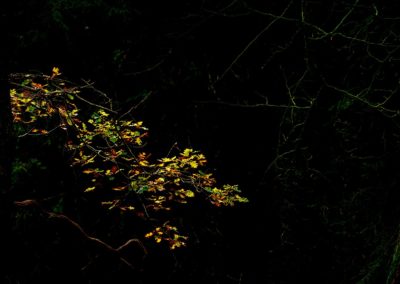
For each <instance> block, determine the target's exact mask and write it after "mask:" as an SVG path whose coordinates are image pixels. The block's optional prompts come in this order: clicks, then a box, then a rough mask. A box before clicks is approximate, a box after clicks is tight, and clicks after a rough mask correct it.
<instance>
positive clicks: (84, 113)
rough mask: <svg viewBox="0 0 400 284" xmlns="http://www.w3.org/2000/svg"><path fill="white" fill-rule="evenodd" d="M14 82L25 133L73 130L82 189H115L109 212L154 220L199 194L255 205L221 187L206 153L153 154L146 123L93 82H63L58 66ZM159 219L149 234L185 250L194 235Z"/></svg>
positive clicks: (71, 145) (70, 144)
mask: <svg viewBox="0 0 400 284" xmlns="http://www.w3.org/2000/svg"><path fill="white" fill-rule="evenodd" d="M12 80H13V84H14V86H15V88H14V89H12V90H11V92H10V95H11V102H12V113H13V117H14V122H15V123H16V124H18V125H20V126H23V127H22V128H23V129H24V132H23V133H20V136H21V137H23V136H27V135H50V134H51V133H52V132H55V131H60V129H61V130H62V131H65V132H66V134H67V135H66V137H67V139H66V143H65V148H66V149H67V150H68V151H69V152H70V153H71V165H72V166H75V167H76V168H78V169H79V171H80V172H81V173H82V181H83V182H82V183H83V184H85V186H84V188H82V190H83V191H85V192H87V193H88V194H93V193H95V192H96V191H98V190H99V188H101V189H106V190H108V192H109V194H107V196H108V197H109V198H108V199H106V200H102V202H101V203H102V205H104V207H105V208H108V209H109V210H113V209H115V210H121V211H123V212H131V213H133V214H136V215H137V216H140V217H142V218H145V219H154V218H155V217H154V216H153V214H156V213H157V212H169V211H171V210H172V209H173V208H174V206H175V205H176V204H188V203H189V202H190V201H191V200H193V199H194V198H196V197H197V196H203V197H205V198H206V199H207V200H209V202H211V203H212V204H213V205H215V206H233V205H235V204H236V203H238V202H247V199H246V198H244V197H242V196H241V195H240V190H239V189H238V187H237V186H236V185H223V186H218V185H217V184H216V180H215V178H214V177H213V175H212V174H211V173H208V172H207V171H206V169H205V168H204V166H205V165H206V163H207V160H206V157H205V156H204V155H203V154H202V153H200V152H199V151H196V150H193V149H189V148H187V149H184V150H183V151H182V150H181V151H179V150H178V148H177V147H173V149H171V151H170V153H169V154H168V156H167V157H160V158H156V157H154V156H155V155H153V154H152V153H148V152H146V147H145V146H146V142H145V139H146V137H147V135H148V129H147V128H146V127H145V126H144V123H143V122H142V121H137V120H134V119H126V117H128V115H129V113H125V114H122V115H119V114H118V112H117V111H115V110H114V109H113V107H112V102H111V100H110V99H109V98H108V97H107V96H106V95H105V94H104V93H102V92H100V91H98V90H97V89H95V88H94V87H93V85H92V84H91V83H88V82H85V84H84V85H82V86H79V85H75V84H72V83H71V82H68V81H66V80H64V79H62V78H61V73H60V71H59V69H58V68H53V70H52V74H51V75H43V74H14V75H13V76H12ZM173 152H175V153H173ZM172 153H173V154H172ZM87 177H88V178H87ZM156 215H157V217H156V218H155V219H157V220H158V224H155V225H154V230H153V231H151V232H149V233H147V234H146V237H148V238H149V237H152V238H154V240H155V241H156V242H157V243H159V242H161V241H166V242H167V243H168V245H169V247H170V248H171V249H174V248H177V247H181V246H183V245H185V241H186V239H187V237H186V236H183V235H180V234H179V232H178V229H177V227H175V226H172V225H170V224H169V220H168V219H167V220H165V219H164V218H161V217H160V216H167V214H164V215H163V214H156ZM161 219H163V220H161Z"/></svg>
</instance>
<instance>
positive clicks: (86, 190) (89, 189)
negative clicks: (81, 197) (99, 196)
mask: <svg viewBox="0 0 400 284" xmlns="http://www.w3.org/2000/svg"><path fill="white" fill-rule="evenodd" d="M95 188H96V187H95V186H92V187H88V188H86V189H85V192H90V191H93V190H94V189H95Z"/></svg>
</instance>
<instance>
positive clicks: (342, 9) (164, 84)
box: [0, 0, 400, 283]
mask: <svg viewBox="0 0 400 284" xmlns="http://www.w3.org/2000/svg"><path fill="white" fill-rule="evenodd" d="M141 2H142V3H141V4H134V2H131V1H124V0H121V1H114V2H112V1H105V0H85V1H78V0H52V1H50V0H41V1H13V2H12V5H10V6H9V8H7V9H5V10H4V12H2V14H1V32H2V34H3V39H5V40H4V44H1V52H0V59H1V65H2V69H1V73H0V76H1V79H2V80H1V81H0V83H1V87H0V90H1V91H2V96H1V99H0V104H1V111H0V118H1V121H0V139H1V141H0V146H1V151H0V153H1V155H0V164H1V165H0V179H1V182H2V184H1V186H2V194H3V196H4V198H2V201H1V202H2V204H3V203H4V206H3V205H2V206H1V207H2V214H1V218H2V220H4V222H2V224H4V229H5V230H3V229H2V232H6V233H5V234H4V236H6V237H7V238H6V239H5V241H4V242H2V243H1V246H0V247H1V249H2V250H4V251H6V252H7V253H5V254H1V256H2V257H3V258H4V260H5V263H6V264H7V265H6V266H4V267H2V271H1V272H2V275H1V277H2V278H1V280H0V281H1V282H4V283H39V282H40V283H47V282H49V283H53V282H54V283H55V282H65V283H72V282H73V283H104V281H106V282H109V283H140V282H143V283H154V282H155V281H162V282H163V283H176V282H182V283H302V282H306V283H398V281H400V277H399V273H398V271H399V265H400V258H399V257H400V251H399V248H398V236H399V225H398V224H399V221H400V210H399V206H398V203H399V201H400V194H399V192H398V186H399V180H398V179H399V176H400V175H399V174H400V173H399V170H398V169H399V167H397V162H396V161H398V160H399V158H400V152H399V148H398V145H399V142H400V141H399V140H400V129H399V110H400V108H399V94H398V91H399V80H400V73H399V71H398V67H399V66H398V62H399V58H400V57H399V56H400V53H399V46H400V45H399V39H400V38H399V32H400V14H399V9H398V8H399V4H398V3H397V2H396V1H391V2H392V3H390V1H386V2H385V3H386V4H385V5H383V4H382V3H381V2H378V1H375V2H374V1H361V0H356V1H308V0H303V1H277V0H276V1H250V0H249V1H246V0H243V1H223V0H218V1H215V0H214V1H211V0H210V1H207V0H202V1H173V3H170V2H160V1H141ZM53 66H58V67H60V69H61V71H62V72H63V73H64V75H65V76H67V77H68V78H70V79H72V80H76V81H78V80H80V79H81V78H83V79H90V80H93V81H95V82H96V86H97V87H98V88H99V89H101V90H103V91H105V92H106V93H108V94H109V95H110V96H111V97H112V98H113V99H114V100H115V101H116V103H117V104H118V105H117V106H118V109H119V111H121V113H123V112H124V111H127V110H128V109H129V108H130V107H131V106H132V105H135V104H138V103H139V106H138V107H137V108H136V109H135V110H134V115H135V116H136V117H138V118H140V119H141V120H144V121H145V122H146V125H147V126H148V127H149V128H150V131H151V132H150V133H151V135H150V137H149V139H148V140H149V145H148V146H149V147H150V149H151V151H152V152H156V153H161V154H165V153H167V152H168V151H169V149H170V148H171V146H172V145H173V144H174V143H175V142H178V143H179V145H183V146H184V147H193V148H196V149H202V150H203V151H204V152H205V154H206V155H207V156H208V157H209V158H210V162H209V164H210V165H212V167H215V169H216V176H217V177H218V178H219V179H220V180H222V181H223V182H230V183H238V184H239V185H240V187H241V189H242V190H243V192H244V195H245V196H247V197H248V198H249V199H250V203H249V204H247V205H245V206H239V207H237V208H234V209H232V208H230V209H223V210H221V209H215V208H210V207H207V206H205V205H204V204H202V203H199V204H196V205H194V206H193V208H192V209H191V210H188V211H189V212H185V215H186V216H187V218H186V220H185V224H186V225H185V226H186V227H185V229H186V230H187V231H188V232H190V234H191V236H192V238H191V242H190V243H189V246H188V247H187V248H185V249H181V250H179V251H174V252H171V251H169V250H168V249H166V248H164V247H157V246H153V244H150V243H149V244H146V246H148V251H149V253H148V255H147V256H146V257H145V258H144V260H142V259H141V258H140V257H139V258H138V260H136V261H137V262H138V263H139V264H138V267H140V269H139V270H140V271H131V270H129V269H127V268H126V267H124V266H123V265H121V263H119V262H118V261H117V260H115V259H113V258H112V257H111V256H108V255H104V254H100V255H99V254H98V253H97V251H96V250H95V249H93V248H91V247H90V246H89V245H88V244H86V243H84V242H83V241H82V238H81V237H80V236H79V234H76V233H74V231H73V230H70V228H68V227H65V226H64V225H63V224H62V223H61V224H60V223H59V222H56V221H55V220H52V219H51V218H50V219H49V218H46V216H45V214H44V212H43V211H41V209H39V208H36V207H32V208H31V207H20V206H19V207H18V206H14V205H13V203H12V202H13V201H15V200H23V199H37V200H40V201H41V203H42V206H44V207H45V208H46V210H50V211H54V212H62V213H64V214H66V215H68V216H70V217H71V218H73V219H74V220H76V221H78V222H79V224H80V225H81V226H82V227H83V228H85V229H86V231H87V232H89V233H91V234H93V235H96V236H98V237H100V238H102V239H105V240H107V241H109V242H110V243H111V244H113V245H115V246H118V245H119V244H121V242H123V240H125V239H126V238H129V237H130V236H132V235H133V236H134V235H135V233H136V232H137V231H135V227H134V226H141V224H138V223H137V222H136V221H134V220H133V221H132V220H130V219H129V217H122V218H121V216H117V215H115V214H113V213H109V212H104V210H102V209H101V208H98V207H97V206H96V205H94V204H93V202H91V200H90V199H88V198H86V197H85V195H84V194H82V192H80V189H79V186H78V185H79V183H80V182H81V181H80V180H79V179H77V178H76V177H75V173H74V170H73V169H72V168H70V167H69V166H68V155H67V153H66V152H65V151H64V149H63V148H62V147H60V146H59V145H62V143H59V142H60V141H59V140H60V139H64V138H65V137H63V135H58V136H56V137H51V138H50V137H41V138H37V137H24V138H23V139H22V138H21V139H18V143H17V144H15V143H13V142H12V141H13V139H14V138H13V135H12V133H11V130H10V121H9V119H10V118H9V116H8V115H7V103H6V102H7V99H6V98H5V95H4V94H5V92H6V91H7V84H6V83H5V82H6V79H5V77H6V74H9V73H12V72H16V71H18V72H32V71H34V72H35V71H43V72H48V71H49V70H51V68H52V67H53ZM15 145H16V151H15V152H14V149H13V148H14V146H15ZM14 153H15V155H14ZM10 160H13V161H14V164H13V167H12V168H11V167H10V165H9V163H10ZM11 170H12V174H11V175H10V174H9V173H8V172H7V171H11ZM10 177H11V179H10ZM10 183H11V184H12V185H11V187H10V186H9V184H10ZM134 255H135V253H133V254H131V257H133V256H134ZM71 260H72V261H71ZM83 267H84V269H82V268H83ZM123 279H125V280H123Z"/></svg>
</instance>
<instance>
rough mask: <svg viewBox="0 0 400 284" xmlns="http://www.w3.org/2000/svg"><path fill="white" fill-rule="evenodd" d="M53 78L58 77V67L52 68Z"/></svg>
mask: <svg viewBox="0 0 400 284" xmlns="http://www.w3.org/2000/svg"><path fill="white" fill-rule="evenodd" d="M52 72H53V77H55V76H58V75H60V74H61V73H60V69H59V68H58V67H53V70H52Z"/></svg>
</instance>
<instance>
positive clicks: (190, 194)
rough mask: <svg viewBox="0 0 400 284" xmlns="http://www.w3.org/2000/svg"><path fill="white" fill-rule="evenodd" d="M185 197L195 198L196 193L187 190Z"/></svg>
mask: <svg viewBox="0 0 400 284" xmlns="http://www.w3.org/2000/svg"><path fill="white" fill-rule="evenodd" d="M185 195H186V196H187V197H194V192H193V191H191V190H186V192H185Z"/></svg>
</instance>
